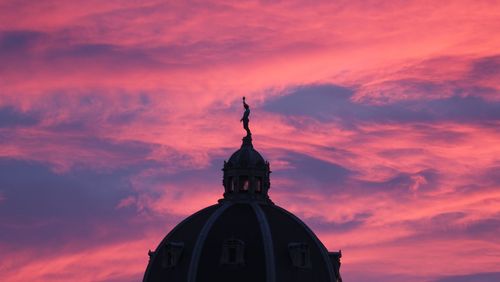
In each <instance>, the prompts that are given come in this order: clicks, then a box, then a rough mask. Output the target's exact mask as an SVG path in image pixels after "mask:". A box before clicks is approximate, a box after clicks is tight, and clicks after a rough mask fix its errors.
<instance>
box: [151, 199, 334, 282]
mask: <svg viewBox="0 0 500 282" xmlns="http://www.w3.org/2000/svg"><path fill="white" fill-rule="evenodd" d="M338 258H339V253H329V252H328V251H327V250H326V248H325V246H323V244H322V243H321V242H320V240H319V239H318V238H317V237H316V235H314V233H313V232H312V231H311V230H310V229H309V228H308V227H307V226H306V225H305V224H304V223H303V222H302V221H301V220H300V219H298V218H297V217H296V216H294V215H293V214H291V213H290V212H288V211H286V210H285V209H283V208H281V207H279V206H277V205H275V204H272V203H266V202H261V203H258V202H255V201H246V202H244V201H224V200H223V201H221V202H220V203H218V204H217V205H213V206H210V207H207V208H205V209H202V210H201V211H199V212H197V213H195V214H193V215H192V216H190V217H188V218H187V219H186V220H184V221H183V222H181V223H180V224H179V225H178V226H176V227H175V228H174V229H173V230H172V231H171V232H170V233H169V234H168V235H167V236H166V237H165V238H164V239H163V241H162V242H161V243H160V245H159V246H158V248H157V249H156V250H155V251H154V252H151V253H150V262H149V265H148V268H147V270H146V273H145V276H144V281H187V282H195V281H196V282H213V281H218V282H225V281H240V282H246V281H248V282H255V281H282V282H289V281H296V282H302V281H303V282H319V281H325V282H326V281H329V282H330V281H340V280H337V275H336V272H337V273H338Z"/></svg>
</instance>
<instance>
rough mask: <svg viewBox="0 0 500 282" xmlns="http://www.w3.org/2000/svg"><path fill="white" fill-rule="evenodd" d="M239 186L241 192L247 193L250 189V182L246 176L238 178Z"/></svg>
mask: <svg viewBox="0 0 500 282" xmlns="http://www.w3.org/2000/svg"><path fill="white" fill-rule="evenodd" d="M239 186H240V191H241V192H248V189H249V188H250V182H249V180H248V176H240V183H239Z"/></svg>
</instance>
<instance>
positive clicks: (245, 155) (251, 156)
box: [227, 137, 266, 168]
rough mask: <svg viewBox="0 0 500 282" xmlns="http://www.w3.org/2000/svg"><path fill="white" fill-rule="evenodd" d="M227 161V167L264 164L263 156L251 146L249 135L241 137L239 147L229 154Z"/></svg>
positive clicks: (260, 165) (259, 165)
mask: <svg viewBox="0 0 500 282" xmlns="http://www.w3.org/2000/svg"><path fill="white" fill-rule="evenodd" d="M227 163H228V165H229V167H234V168H247V167H254V168H257V167H264V166H265V165H266V162H265V161H264V158H263V157H262V156H261V155H260V153H259V152H257V150H255V149H254V148H253V145H252V138H251V137H245V138H243V143H242V144H241V148H240V149H239V150H238V151H236V152H234V153H233V154H232V155H231V157H230V158H229V160H228V161H227Z"/></svg>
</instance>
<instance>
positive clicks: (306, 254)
mask: <svg viewBox="0 0 500 282" xmlns="http://www.w3.org/2000/svg"><path fill="white" fill-rule="evenodd" d="M245 105H246V104H245ZM246 109H247V110H248V105H247V107H246ZM244 117H245V116H244ZM246 118H248V114H247V115H246ZM247 122H248V121H247ZM245 127H246V128H245V129H246V130H247V136H246V137H244V138H243V142H242V145H241V148H240V149H239V150H237V151H236V152H235V153H233V154H232V155H231V157H230V158H229V160H228V161H225V162H224V167H223V169H222V171H223V181H222V184H223V186H224V194H223V196H224V197H223V198H222V199H220V200H219V201H218V203H217V204H216V205H213V206H210V207H207V208H204V209H202V210H200V211H198V212H196V213H195V214H193V215H191V216H190V217H188V218H187V219H185V220H184V221H182V222H181V223H180V224H178V225H177V226H176V227H175V228H174V229H173V230H172V231H170V233H168V234H167V236H166V237H165V238H164V239H163V240H162V241H161V243H160V244H159V245H158V247H157V248H156V249H155V251H153V252H152V251H150V252H149V256H150V260H149V264H148V267H147V269H146V272H145V274H144V280H143V281H145V282H160V281H161V282H234V281H238V282H290V281H294V282H340V281H342V280H341V278H340V274H339V267H340V257H341V253H340V251H339V252H328V250H327V249H326V248H325V246H324V245H323V244H322V243H321V241H320V240H319V239H318V238H317V237H316V235H315V234H314V233H313V232H312V231H311V229H309V228H308V227H307V225H306V224H305V223H304V222H302V221H301V220H300V219H299V218H297V217H296V216H295V215H293V214H292V213H290V212H288V211H286V210H285V209H283V208H281V207H279V206H277V205H275V204H274V203H273V202H272V201H271V199H270V198H269V195H268V191H269V188H270V186H271V182H270V177H269V176H270V173H271V170H270V168H269V162H267V161H265V160H264V158H263V157H262V155H261V154H260V153H259V152H257V151H256V150H255V149H254V147H253V144H252V138H251V134H250V130H249V128H248V124H245Z"/></svg>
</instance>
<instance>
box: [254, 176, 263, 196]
mask: <svg viewBox="0 0 500 282" xmlns="http://www.w3.org/2000/svg"><path fill="white" fill-rule="evenodd" d="M261 192H262V178H260V177H257V178H256V179H255V193H261Z"/></svg>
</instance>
